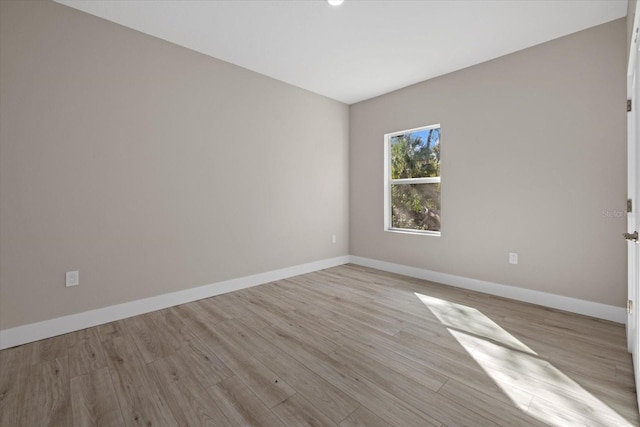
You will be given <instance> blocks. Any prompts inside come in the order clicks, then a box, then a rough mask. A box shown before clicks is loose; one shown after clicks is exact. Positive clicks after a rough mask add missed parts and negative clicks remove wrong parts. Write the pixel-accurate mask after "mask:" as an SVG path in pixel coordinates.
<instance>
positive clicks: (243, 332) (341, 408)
mask: <svg viewBox="0 0 640 427" xmlns="http://www.w3.org/2000/svg"><path fill="white" fill-rule="evenodd" d="M220 326H221V330H220V333H223V334H225V335H227V336H229V337H235V338H236V342H238V343H239V344H240V345H241V346H242V348H243V350H245V351H247V352H253V354H255V357H256V358H258V359H259V360H260V361H262V362H263V363H264V364H265V365H266V366H268V367H269V368H270V369H272V370H273V372H274V373H276V374H277V375H279V376H280V377H281V378H282V379H284V380H285V381H286V382H287V383H288V384H290V385H291V386H292V387H293V388H294V389H295V390H296V391H297V392H298V393H299V394H301V395H302V396H303V397H304V398H305V399H307V400H308V401H310V402H311V403H312V404H313V405H314V406H316V407H317V408H318V409H320V410H321V411H322V412H323V413H325V414H327V416H328V417H329V418H331V420H332V421H333V422H336V423H337V422H340V421H342V420H343V419H344V418H345V417H346V416H347V415H349V414H350V413H351V412H353V411H354V410H355V409H356V408H357V407H358V406H360V404H359V403H358V402H356V401H355V400H354V399H352V398H351V397H349V395H347V394H346V393H344V392H342V391H341V390H339V389H338V388H336V387H334V386H333V385H332V384H330V383H329V382H327V381H325V380H324V379H323V378H322V377H320V376H319V375H317V374H315V373H314V372H313V371H311V370H309V369H308V368H307V367H305V366H304V365H303V364H301V363H300V362H298V361H297V360H296V359H294V358H293V357H291V356H289V355H288V354H286V353H282V351H280V350H279V349H278V348H277V347H276V346H274V345H273V344H271V343H270V342H269V341H267V340H265V339H264V338H263V337H262V336H260V335H259V334H258V333H257V332H255V331H252V330H251V329H249V328H248V327H246V326H245V325H243V324H242V323H240V322H237V321H229V322H225V323H224V324H221V325H220Z"/></svg>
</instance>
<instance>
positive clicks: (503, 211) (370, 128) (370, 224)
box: [350, 19, 626, 306]
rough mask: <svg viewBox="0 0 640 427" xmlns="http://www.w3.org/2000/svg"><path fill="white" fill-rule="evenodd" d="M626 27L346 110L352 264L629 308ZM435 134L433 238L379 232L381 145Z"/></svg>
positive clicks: (621, 23)
mask: <svg viewBox="0 0 640 427" xmlns="http://www.w3.org/2000/svg"><path fill="white" fill-rule="evenodd" d="M625 27H626V25H625V20H624V19H620V20H617V21H614V22H611V23H607V24H604V25H601V26H598V27H594V28H592V29H588V30H586V31H582V32H580V33H576V34H573V35H570V36H567V37H563V38H561V39H557V40H555V41H551V42H549V43H545V44H542V45H539V46H536V47H533V48H530V49H526V50H524V51H520V52H517V53H514V54H511V55H508V56H505V57H502V58H499V59H496V60H493V61H490V62H487V63H484V64H480V65H477V66H474V67H471V68H467V69H465V70H462V71H458V72H455V73H452V74H449V75H446V76H443V77H440V78H436V79H433V80H430V81H426V82H423V83H420V84H417V85H414V86H411V87H408V88H405V89H402V90H399V91H397V92H393V93H390V94H387V95H384V96H381V97H378V98H374V99H371V100H368V101H364V102H361V103H358V104H355V105H352V106H351V108H350V113H351V126H350V127H351V131H350V180H351V190H350V193H351V198H350V217H351V222H350V232H351V239H350V252H351V254H352V255H356V256H362V257H369V258H373V259H378V260H383V261H388V262H394V263H400V264H405V265H409V266H413V267H418V268H424V269H428V270H433V271H438V272H444V273H451V274H455V275H460V276H466V277H470V278H475V279H480V280H486V281H491V282H496V283H501V284H506V285H511V286H516V287H522V288H528V289H534V290H538V291H544V292H550V293H553V294H558V295H564V296H569V297H575V298H581V299H584V300H589V301H594V302H599V303H604V304H612V305H616V306H622V305H624V302H625V300H626V243H625V241H624V239H623V238H622V236H621V235H622V233H623V232H624V231H625V214H624V213H623V212H624V210H625V194H626V189H625V187H626V177H625V173H626V172H625V169H626V160H625V158H626V157H625V156H626V113H625V93H626V88H625V65H626V53H625V46H626V43H625V34H626V31H625ZM434 60H437V58H434ZM433 123H440V124H441V125H442V192H443V193H442V214H443V220H442V221H443V222H442V236H441V237H428V236H413V235H402V234H397V233H391V232H384V231H383V173H382V168H383V134H385V133H388V132H392V131H399V130H403V129H410V128H415V127H418V126H423V125H430V124H433ZM510 251H513V252H517V253H519V255H520V263H519V264H518V265H509V264H508V263H507V254H508V252H510Z"/></svg>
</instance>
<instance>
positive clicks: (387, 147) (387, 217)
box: [384, 123, 442, 236]
mask: <svg viewBox="0 0 640 427" xmlns="http://www.w3.org/2000/svg"><path fill="white" fill-rule="evenodd" d="M429 129H440V132H441V135H442V127H441V126H440V124H439V123H438V124H434V125H429V126H422V127H418V128H413V129H407V130H402V131H398V132H392V133H386V134H385V135H384V231H389V232H392V233H403V234H418V235H421V236H441V235H442V231H432V230H412V229H410V228H395V227H392V224H391V185H393V184H396V185H397V184H438V183H440V182H441V179H442V171H440V176H434V177H429V178H403V179H392V178H391V138H393V137H394V136H398V135H406V134H408V133H413V132H419V131H423V130H429ZM440 197H442V194H441V195H440ZM441 203H442V201H441Z"/></svg>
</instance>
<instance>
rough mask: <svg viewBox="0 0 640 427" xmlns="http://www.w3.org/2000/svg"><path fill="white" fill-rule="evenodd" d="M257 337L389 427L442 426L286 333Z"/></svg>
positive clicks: (265, 330) (271, 332)
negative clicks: (278, 348)
mask: <svg viewBox="0 0 640 427" xmlns="http://www.w3.org/2000/svg"><path fill="white" fill-rule="evenodd" d="M258 333H260V334H261V335H263V336H264V337H265V338H266V339H268V340H270V341H271V342H272V343H274V344H276V345H278V346H279V347H280V348H281V349H282V350H283V351H285V352H287V353H289V355H291V356H292V357H294V358H295V359H297V360H298V361H299V362H301V363H303V364H304V365H305V366H307V367H308V368H309V369H311V370H313V371H314V372H316V373H317V374H318V375H320V376H321V377H323V378H324V379H325V380H327V381H328V382H330V383H332V384H333V385H334V386H336V387H337V388H339V389H341V390H343V391H344V392H345V393H347V394H348V395H350V396H351V397H352V398H353V399H354V400H356V401H358V402H360V403H361V404H363V405H365V406H367V407H368V408H371V410H372V411H375V412H374V413H376V415H378V416H379V417H381V418H383V419H385V420H386V421H388V422H389V423H390V424H393V425H398V426H407V427H408V426H416V427H418V426H421V427H424V426H440V424H441V423H440V422H438V421H436V420H434V419H433V418H430V417H428V416H427V415H425V414H424V413H421V412H420V411H419V410H418V409H416V408H413V407H411V406H410V405H408V404H407V403H405V402H403V401H402V400H400V399H398V398H396V397H395V396H394V395H392V394H390V393H388V392H387V391H385V390H384V389H382V388H381V387H379V386H377V385H375V384H373V383H372V382H371V381H369V380H367V379H366V378H363V377H362V376H361V375H359V374H357V373H355V372H353V370H351V369H350V368H349V367H348V366H347V365H346V364H344V363H341V362H340V361H336V360H335V359H333V358H331V357H329V356H328V355H327V354H325V353H324V352H323V351H322V350H319V349H317V348H315V347H314V346H313V345H310V344H307V343H303V342H300V341H299V340H297V339H295V338H293V337H291V336H289V335H287V334H286V333H281V332H278V331H274V330H272V329H271V328H262V329H260V330H259V331H258Z"/></svg>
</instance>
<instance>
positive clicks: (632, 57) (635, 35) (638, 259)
mask: <svg viewBox="0 0 640 427" xmlns="http://www.w3.org/2000/svg"><path fill="white" fill-rule="evenodd" d="M638 3H640V2H638ZM638 3H636V5H635V11H634V21H633V29H632V32H631V42H630V46H629V63H628V67H627V99H630V100H631V103H632V108H631V111H630V112H628V113H627V198H628V199H631V200H632V205H633V208H632V211H631V212H628V213H627V232H629V233H632V232H633V231H635V230H637V229H638V226H639V225H640V215H639V212H638V211H639V209H638V208H639V206H638V204H639V203H640V197H638V193H639V192H640V185H639V184H638V177H639V176H638V175H639V172H640V171H639V169H640V160H639V158H640V131H639V128H640V114H639V112H640V108H639V107H640V105H639V104H640V82H639V81H638V80H639V79H640V58H639V55H638V48H639V47H640V46H639V45H640V40H639V38H640V36H639V34H640V33H639V31H640V16H639V15H640V13H638V12H640V5H639V4H638ZM639 270H640V246H638V243H637V242H633V241H629V242H628V243H627V271H628V277H627V279H628V289H627V295H628V300H629V303H630V304H631V310H628V315H627V348H628V350H629V352H630V353H631V356H632V359H633V372H634V377H635V380H636V384H640V360H639V358H640V313H639V311H640V307H639V304H638V299H639V296H640V277H639ZM638 407H639V408H640V394H639V395H638Z"/></svg>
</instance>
